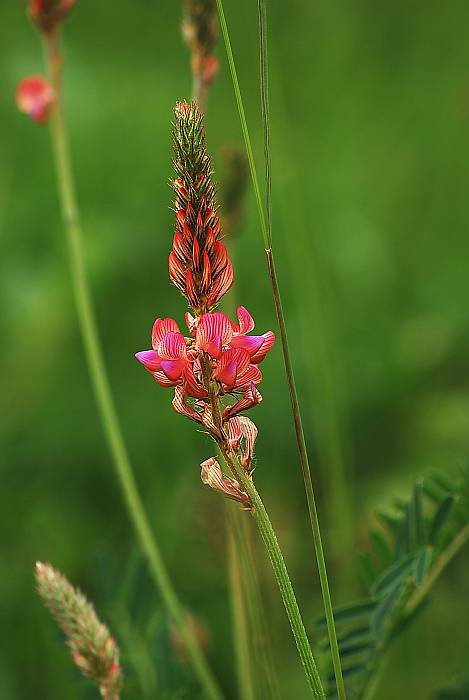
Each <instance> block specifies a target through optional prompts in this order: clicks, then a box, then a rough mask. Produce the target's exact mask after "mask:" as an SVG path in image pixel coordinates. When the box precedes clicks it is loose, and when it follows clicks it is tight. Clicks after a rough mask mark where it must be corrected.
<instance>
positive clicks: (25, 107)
mask: <svg viewBox="0 0 469 700" xmlns="http://www.w3.org/2000/svg"><path fill="white" fill-rule="evenodd" d="M54 100H55V92H54V88H53V87H52V85H51V84H50V82H49V81H48V80H46V79H45V78H43V77H42V76H40V75H31V76H29V77H27V78H24V80H22V81H21V82H20V84H19V85H18V87H17V89H16V105H17V107H18V109H19V110H20V111H21V112H24V113H25V114H27V115H28V116H30V117H31V119H32V120H33V121H35V122H36V123H37V124H44V122H46V121H47V119H48V118H49V114H50V111H51V109H52V107H53V105H54Z"/></svg>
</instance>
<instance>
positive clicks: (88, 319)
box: [44, 32, 223, 700]
mask: <svg viewBox="0 0 469 700" xmlns="http://www.w3.org/2000/svg"><path fill="white" fill-rule="evenodd" d="M59 39H60V37H59V35H58V33H57V32H54V33H51V34H50V35H47V36H46V38H45V39H44V47H45V55H46V64H47V70H48V73H49V77H50V80H51V82H52V85H53V86H54V89H55V92H56V102H55V106H54V108H53V110H52V112H51V115H50V122H51V134H52V146H53V151H54V160H55V166H56V171H57V182H58V193H59V199H60V204H61V208H62V218H63V224H64V229H65V234H66V239H67V245H68V253H69V259H70V269H71V275H72V284H73V291H74V296H75V303H76V307H77V314H78V320H79V324H80V330H81V334H82V338H83V344H84V346H85V353H86V358H87V362H88V368H89V372H90V377H91V383H92V386H93V390H94V394H95V398H96V403H97V406H98V410H99V414H100V417H101V421H102V425H103V429H104V433H105V436H106V440H107V443H108V447H109V451H110V453H111V456H112V462H113V465H114V468H115V471H116V475H117V478H118V481H119V485H120V488H121V491H122V495H123V497H124V502H125V505H126V507H127V511H128V515H129V518H130V520H131V522H132V524H133V526H134V528H135V531H136V534H137V536H138V539H139V541H140V545H141V547H142V549H143V551H144V552H145V555H146V557H147V560H148V565H149V568H150V571H151V574H152V577H153V579H154V582H155V584H156V587H157V589H158V591H159V593H160V595H161V598H162V600H163V603H164V605H165V606H166V608H167V609H168V612H169V614H170V616H171V619H172V620H173V623H174V625H175V627H176V628H177V629H178V631H179V633H180V635H181V638H182V639H183V640H184V643H185V645H186V648H187V652H188V654H189V656H190V659H191V663H192V665H193V668H194V672H195V673H196V675H197V677H198V679H199V682H200V684H201V686H202V688H203V689H204V693H205V695H206V697H207V698H210V699H211V700H221V699H222V697H223V696H222V694H221V691H220V689H219V688H218V685H217V682H216V680H215V678H214V677H213V674H212V672H211V671H210V669H209V667H208V664H207V661H206V660H205V658H204V656H203V654H202V652H201V650H200V648H199V646H198V644H197V643H196V641H195V639H194V637H193V635H192V634H191V632H190V630H189V628H188V626H187V623H186V617H185V613H184V609H183V607H182V605H181V603H180V601H179V599H178V597H177V594H176V592H175V590H174V588H173V585H172V583H171V580H170V578H169V574H168V571H167V569H166V567H165V565H164V562H163V559H162V556H161V552H160V550H159V547H158V545H157V542H156V539H155V536H154V534H153V532H152V529H151V526H150V523H149V521H148V517H147V515H146V513H145V509H144V506H143V503H142V499H141V497H140V494H139V492H138V488H137V484H136V481H135V477H134V474H133V470H132V466H131V464H130V461H129V457H128V454H127V450H126V446H125V443H124V440H123V437H122V433H121V429H120V426H119V420H118V417H117V413H116V409H115V406H114V401H113V398H112V393H111V389H110V386H109V381H108V378H107V373H106V368H105V364H104V360H103V354H102V350H101V345H100V342H99V338H98V332H97V328H96V321H95V317H94V311H93V305H92V299H91V293H90V290H89V286H88V280H87V275H86V268H85V262H84V254H83V244H82V232H81V225H80V219H79V212H78V207H77V202H76V196H75V185H74V180H73V175H72V169H71V162H70V155H69V151H68V143H67V136H66V129H65V121H64V115H63V109H62V101H61V62H62V58H61V55H60V51H59Z"/></svg>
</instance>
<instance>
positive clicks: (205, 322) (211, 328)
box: [196, 311, 233, 359]
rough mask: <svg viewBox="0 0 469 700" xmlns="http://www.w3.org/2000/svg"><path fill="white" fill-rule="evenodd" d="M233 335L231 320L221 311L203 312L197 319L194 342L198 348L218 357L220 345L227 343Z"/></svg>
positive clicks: (219, 355) (220, 349)
mask: <svg viewBox="0 0 469 700" xmlns="http://www.w3.org/2000/svg"><path fill="white" fill-rule="evenodd" d="M232 335H233V330H232V327H231V321H230V319H229V318H228V316H226V315H225V314H223V313H222V312H221V311H216V312H215V313H208V314H204V315H203V316H202V318H201V319H200V321H199V325H198V326H197V333H196V343H197V347H198V348H199V350H205V352H208V353H209V355H211V356H212V357H214V358H216V359H219V358H220V357H221V354H222V347H223V346H224V345H227V344H228V343H229V342H230V340H231V337H232Z"/></svg>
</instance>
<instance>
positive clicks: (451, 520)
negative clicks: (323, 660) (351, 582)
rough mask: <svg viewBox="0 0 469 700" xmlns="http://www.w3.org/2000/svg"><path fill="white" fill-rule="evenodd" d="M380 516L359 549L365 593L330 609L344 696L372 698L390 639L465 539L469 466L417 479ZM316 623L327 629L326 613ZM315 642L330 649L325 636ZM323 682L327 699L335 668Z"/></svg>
mask: <svg viewBox="0 0 469 700" xmlns="http://www.w3.org/2000/svg"><path fill="white" fill-rule="evenodd" d="M378 521H379V524H378V527H374V528H373V529H372V530H371V532H370V550H369V551H368V552H366V553H364V554H362V555H361V560H362V565H363V569H364V572H365V577H366V582H367V591H368V594H369V597H368V598H365V599H363V600H359V601H355V602H353V603H351V604H349V605H345V606H341V607H340V608H336V610H335V611H334V619H335V623H336V628H337V637H338V644H339V651H340V657H341V661H342V668H343V672H344V678H345V683H346V690H347V698H348V700H361V698H363V697H366V698H367V700H369V698H371V696H372V692H370V695H367V693H368V691H369V689H370V688H371V687H373V690H374V685H372V684H373V680H374V678H375V674H376V673H377V671H378V670H379V669H380V668H381V665H382V663H383V659H384V658H385V655H386V653H387V650H388V649H389V646H390V644H391V642H392V641H393V640H394V639H395V638H396V637H397V636H398V635H399V634H400V633H401V632H402V630H403V629H404V627H405V626H406V625H407V624H410V623H411V622H412V620H413V618H414V616H415V615H417V614H419V612H420V611H421V610H422V609H423V608H424V607H425V606H424V605H423V604H424V603H425V602H426V600H427V599H428V593H429V590H430V589H431V585H432V584H433V582H434V580H436V578H437V577H438V575H439V574H440V573H441V571H442V570H443V569H444V566H445V565H446V563H447V561H448V560H449V558H451V556H454V554H455V553H456V552H457V551H458V550H459V548H460V546H462V545H463V544H464V542H465V541H466V540H467V539H469V469H465V470H463V471H462V472H461V473H460V475H459V477H457V478H453V477H452V476H449V475H447V474H444V475H441V474H431V475H430V476H428V477H427V478H426V479H424V480H423V481H418V482H416V483H415V484H414V486H413V487H412V491H411V494H410V496H409V497H408V498H407V499H405V498H398V499H394V500H393V501H392V510H390V511H384V512H380V513H379V514H378ZM316 627H317V629H318V631H319V632H320V633H321V634H323V635H324V633H325V620H324V618H323V617H322V618H319V619H318V620H317V621H316ZM320 648H321V649H322V650H323V652H324V653H327V652H328V649H329V645H328V641H327V639H326V638H323V639H322V640H321V642H320ZM328 683H329V685H328V687H327V693H328V697H329V698H331V699H332V698H334V697H336V696H335V687H334V682H333V674H332V669H329V673H328ZM458 692H459V689H456V690H455V691H453V690H445V691H441V693H440V694H439V695H437V696H436V697H437V698H438V700H457V699H459V698H462V697H465V696H461V695H458V694H454V693H458ZM452 693H453V694H452Z"/></svg>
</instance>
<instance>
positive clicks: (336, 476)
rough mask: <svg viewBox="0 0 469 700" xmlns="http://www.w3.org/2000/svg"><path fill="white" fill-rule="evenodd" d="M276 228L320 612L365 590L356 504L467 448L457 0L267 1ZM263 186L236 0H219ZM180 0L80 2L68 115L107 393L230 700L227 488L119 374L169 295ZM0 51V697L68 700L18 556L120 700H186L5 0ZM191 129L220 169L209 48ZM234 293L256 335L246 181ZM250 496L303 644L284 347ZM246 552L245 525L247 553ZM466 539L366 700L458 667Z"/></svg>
mask: <svg viewBox="0 0 469 700" xmlns="http://www.w3.org/2000/svg"><path fill="white" fill-rule="evenodd" d="M268 4H269V10H270V17H269V21H270V54H271V55H270V59H271V63H270V74H271V109H272V158H273V216H274V231H273V233H274V239H275V245H276V246H277V257H278V268H279V277H280V281H281V284H282V287H283V295H284V301H285V312H286V315H287V319H288V330H289V332H290V342H291V349H292V354H293V358H294V362H295V367H296V375H297V380H298V388H299V393H300V398H301V403H302V407H303V410H304V419H305V427H306V430H307V440H308V445H309V449H310V453H311V457H312V466H313V476H314V480H315V484H316V488H317V491H318V506H319V509H320V516H321V523H322V526H323V535H324V540H325V548H326V554H327V558H328V562H329V572H330V579H331V587H332V591H333V597H334V600H335V602H337V603H344V602H347V601H348V600H349V599H350V598H353V597H354V596H359V595H360V594H361V592H362V590H363V588H362V585H363V584H362V580H361V575H360V566H359V561H358V552H359V551H361V550H363V549H366V547H367V532H368V530H369V528H370V527H371V525H372V523H373V513H374V511H375V510H376V509H377V508H378V507H383V506H385V505H386V504H388V503H390V502H391V501H392V498H393V497H394V496H396V495H397V496H399V495H405V494H407V493H408V492H409V489H410V488H411V485H412V483H413V482H414V481H415V479H417V478H418V477H420V476H422V475H424V474H425V473H427V472H428V471H429V470H431V469H435V468H436V469H440V470H443V471H447V472H448V473H455V472H456V471H457V469H458V468H459V466H461V465H462V464H464V463H465V462H466V460H467V457H468V454H469V304H468V287H469V281H468V280H469V202H468V192H469V166H468V162H469V159H468V155H469V42H468V40H467V27H468V23H469V4H468V3H467V2H465V0H454V2H452V3H447V4H445V3H440V2H436V1H435V0H430V1H429V2H426V3H423V2H418V1H417V0H411V1H410V2H409V1H407V2H404V1H403V0H398V1H396V2H393V3H384V2H373V1H372V0H335V1H334V2H330V1H326V0H315V1H314V2H306V0H302V1H300V0H290V1H289V2H270V3H268ZM225 9H226V13H227V18H228V22H229V25H230V27H231V31H232V40H233V48H234V52H235V56H236V59H237V64H238V70H239V76H240V81H241V87H242V92H243V95H244V99H245V103H246V108H247V112H248V119H249V123H250V128H251V134H252V138H253V142H254V146H255V150H256V155H257V157H258V162H259V168H260V171H261V172H262V161H261V157H262V127H261V122H260V104H259V91H258V65H257V60H258V59H257V51H258V46H257V10H256V3H255V2H254V0H236V1H235V0H226V8H225ZM180 18H181V7H180V4H179V2H177V1H175V0H171V1H170V0H159V1H156V0H153V1H151V0H119V2H104V0H96V1H95V2H89V1H87V0H78V1H77V6H76V9H75V10H74V12H73V14H72V15H71V16H70V18H69V20H68V21H67V23H66V36H65V56H66V66H65V103H66V115H67V119H68V124H69V130H70V141H71V148H72V151H73V158H74V170H75V174H76V178H77V189H78V195H79V200H80V205H81V209H82V219H83V226H84V231H85V244H86V256H87V263H88V269H89V276H90V282H91V285H92V289H93V293H94V298H95V304H96V313H97V318H98V323H99V329H100V335H101V338H102V342H103V346H104V351H105V355H106V361H107V367H108V371H109V375H110V379H111V382H112V386H113V392H114V396H115V400H116V404H117V407H118V412H119V415H120V418H121V421H122V425H123V431H124V434H125V438H126V441H127V443H128V448H129V451H130V455H131V459H132V461H133V464H134V467H135V470H136V476H137V480H138V483H139V486H140V488H141V491H142V493H143V495H144V501H145V505H146V508H147V510H148V513H149V515H150V519H151V522H152V525H153V527H154V530H155V532H156V533H157V536H158V539H159V542H160V546H161V548H162V550H163V553H164V556H165V559H166V562H167V566H168V568H169V570H170V572H171V576H172V578H173V581H174V584H175V586H176V588H177V590H178V592H179V594H180V596H181V598H182V600H183V601H184V603H185V605H186V606H187V608H188V610H190V612H191V614H192V615H193V616H194V617H195V618H196V619H197V620H198V622H199V624H200V625H201V627H203V628H204V630H205V631H204V637H205V643H206V645H207V647H206V648H207V653H208V656H209V658H210V661H211V664H212V665H213V667H214V669H215V671H216V673H217V675H218V677H219V678H220V682H221V683H222V685H223V688H224V690H225V692H226V695H227V698H229V699H234V698H236V681H235V659H234V651H233V642H232V634H231V630H232V625H231V619H230V607H229V595H228V586H227V567H226V523H225V513H224V505H223V503H222V499H221V498H218V497H216V496H215V495H214V494H213V493H212V492H210V491H209V490H208V489H205V488H203V487H202V485H201V483H200V478H199V469H198V465H199V463H200V462H201V461H202V460H203V459H206V458H207V457H209V456H211V455H212V454H213V446H212V445H211V444H210V442H209V441H208V439H207V438H206V437H205V436H203V435H201V434H199V433H198V432H197V431H196V430H195V429H194V425H193V424H190V423H189V421H185V420H184V419H182V418H181V417H180V416H177V415H176V414H175V413H174V412H173V411H172V409H171V393H170V392H168V391H164V390H163V389H161V388H159V387H158V386H157V385H156V384H155V383H153V382H152V381H151V378H150V377H149V376H148V374H147V373H146V372H145V371H144V370H143V369H142V367H141V366H139V365H138V363H137V362H136V361H135V360H134V358H133V354H134V352H136V351H137V350H141V349H145V348H146V347H147V346H148V343H149V336H150V332H151V325H152V322H153V320H154V318H155V317H156V316H158V315H161V316H168V315H169V316H173V317H175V318H177V319H178V320H179V321H180V322H183V317H184V311H185V306H184V300H183V299H182V297H180V295H179V294H178V292H177V291H176V290H175V288H174V287H172V286H171V285H170V284H169V281H168V277H167V254H168V252H169V250H170V246H171V240H172V232H173V214H172V212H171V210H170V200H171V192H170V189H169V187H168V185H167V181H168V178H169V177H170V176H171V167H170V157H171V146H170V139H169V134H170V122H171V119H172V107H173V105H174V103H175V101H176V99H181V98H185V97H187V98H188V97H190V90H191V77H190V73H189V67H188V54H187V51H186V48H185V46H184V45H183V44H182V41H181V38H180ZM0 26H1V28H2V32H1V34H2V41H1V49H0V51H1V62H0V127H1V128H0V299H1V314H0V620H1V624H0V649H1V653H0V698H1V700H31V698H37V699H38V700H39V699H42V698H44V699H45V698H47V700H63V698H67V700H82V699H87V698H90V699H91V698H94V697H96V693H95V690H94V689H93V688H92V687H91V686H90V685H89V684H88V683H86V682H85V681H82V680H81V679H80V678H79V676H78V673H77V672H76V671H75V669H73V668H72V664H71V663H70V662H69V659H68V654H67V651H66V650H65V649H64V648H63V646H62V644H61V641H60V636H59V635H58V633H57V632H56V629H55V626H54V625H53V623H52V622H51V620H50V619H49V616H48V614H47V613H46V611H45V610H44V609H43V607H42V605H41V603H40V602H39V601H38V600H37V598H36V596H35V593H34V583H33V568H34V562H35V561H36V560H37V559H41V560H45V561H50V562H52V563H53V564H54V565H55V566H57V567H59V568H60V569H61V570H63V571H64V573H66V574H67V575H68V576H69V578H70V579H71V580H72V581H73V582H75V583H78V584H79V585H80V586H81V587H82V588H83V589H84V590H85V591H86V592H87V594H88V595H89V596H90V597H91V598H92V599H93V601H94V602H95V604H96V606H97V609H98V611H99V612H100V614H101V615H102V616H103V617H104V618H105V619H106V621H107V622H108V623H109V624H110V626H111V628H112V629H113V631H114V633H115V636H116V637H117V639H118V640H119V642H120V643H121V646H122V648H123V665H124V669H127V671H128V674H127V675H128V686H127V687H128V691H127V694H126V695H124V697H126V698H135V699H136V698H145V699H146V698H148V699H150V698H152V699H153V700H156V698H163V699H166V698H167V699H168V700H169V699H176V698H179V699H181V700H182V699H183V698H187V699H191V698H198V697H200V695H199V694H198V690H197V687H196V686H195V685H194V681H193V678H192V675H191V672H190V669H189V668H188V667H187V666H185V665H184V661H182V662H181V661H178V660H177V659H176V658H175V654H174V651H173V645H172V643H171V633H170V630H168V621H167V619H166V614H165V612H164V610H163V608H162V606H161V604H160V601H159V598H158V595H157V594H156V592H155V591H154V588H153V586H152V584H151V581H150V580H149V578H148V575H147V572H146V567H145V564H144V562H143V560H142V558H141V556H140V554H139V550H138V546H137V544H136V540H135V536H134V534H133V532H132V530H131V528H130V527H129V521H128V519H127V515H126V512H125V510H124V507H123V502H122V498H121V495H120V492H119V490H118V487H117V485H116V480H115V478H114V472H113V469H112V465H111V462H110V458H109V455H108V452H107V450H106V447H105V444H104V440H103V435H102V431H101V426H100V423H99V419H98V415H97V411H96V408H95V403H94V399H93V395H92V392H91V388H90V383H89V380H88V374H87V369H86V366H85V362H84V357H83V352H82V344H81V339H80V336H79V333H78V328H77V319H76V314H75V309H74V303H73V298H72V294H71V287H70V279H69V271H68V266H67V256H66V249H65V243H64V237H63V235H62V228H61V223H60V217H59V209H58V202H57V196H56V191H55V178H54V171H53V167H52V162H51V152H50V142H49V134H48V130H47V127H38V126H36V125H34V124H32V123H31V122H30V121H29V120H28V119H27V118H25V117H24V116H23V115H20V114H19V113H18V112H17V111H16V108H15V104H14V92H15V86H16V84H17V82H18V81H19V80H20V79H21V78H22V77H23V76H24V75H26V74H29V73H38V72H41V71H42V55H41V48H40V45H39V41H38V38H37V36H36V32H35V31H34V30H33V28H32V26H31V24H30V23H29V21H28V20H27V18H26V13H25V7H24V3H23V2H21V0H15V2H11V1H10V2H2V3H1V6H0ZM217 54H218V56H219V58H220V62H221V67H220V74H219V78H218V80H217V82H216V83H215V84H214V86H213V88H212V89H211V92H210V96H209V107H208V114H207V119H206V126H207V138H208V144H209V149H210V150H211V151H212V153H213V154H214V161H215V169H216V175H217V178H218V180H222V179H223V160H222V158H221V156H220V154H221V152H222V150H223V147H225V146H226V145H232V146H233V145H234V146H236V145H241V143H242V140H241V132H240V127H239V118H238V115H237V111H236V106H235V102H234V97H233V92H232V86H231V81H230V77H229V71H228V66H227V63H226V59H225V53H224V49H223V45H222V43H221V42H220V43H219V46H218V49H217ZM234 245H235V258H236V287H235V290H236V291H235V294H236V299H235V301H236V302H238V303H242V304H243V305H245V306H246V307H247V308H248V309H249V310H250V311H251V313H252V314H253V315H254V317H255V318H256V322H257V328H258V329H259V330H260V331H261V332H264V330H267V329H268V328H274V329H275V316H274V310H273V306H272V301H271V296H270V291H269V286H268V280H267V275H266V269H265V263H264V256H263V251H262V244H261V237H260V232H259V224H258V218H257V213H256V209H255V203H254V198H253V195H252V191H251V189H250V187H249V189H248V193H247V198H246V207H245V213H244V216H243V218H242V223H241V226H240V229H239V232H238V236H237V239H236V242H235V244H234ZM263 370H264V383H263V391H262V393H263V395H264V402H263V404H262V405H260V406H259V407H258V408H256V410H255V414H253V415H252V417H253V418H254V420H255V422H256V423H257V425H258V426H259V429H260V433H259V439H258V444H257V456H258V468H257V470H256V482H257V484H258V486H259V489H260V490H261V492H262V493H263V495H264V498H265V501H266V503H267V505H268V507H269V510H270V511H271V516H272V519H273V521H274V524H275V525H276V528H277V531H278V532H279V536H280V540H281V543H282V545H283V547H284V551H285V554H286V558H287V560H288V564H289V567H290V572H291V574H292V577H293V580H294V584H295V587H296V589H297V593H298V597H299V600H300V603H301V606H302V608H303V610H304V613H305V619H306V623H307V627H308V631H309V632H310V634H311V637H312V638H313V639H314V627H313V620H314V618H315V617H316V616H317V615H318V614H319V613H320V612H321V598H320V591H319V585H318V577H317V570H316V565H315V558H314V551H313V546H312V540H311V536H310V530H309V526H308V519H307V512H306V504H305V497H304V491H303V484H302V479H301V474H300V470H299V465H298V459H297V454H296V448H295V442H294V437H293V432H292V423H291V418H290V413H289V402H288V393H287V389H286V384H285V378H284V373H283V365H282V357H281V352H280V348H279V347H278V346H277V347H276V348H275V349H274V351H273V352H272V353H271V354H270V355H269V357H268V358H267V360H266V361H265V363H264V365H263ZM255 539H256V538H255V537H254V540H255ZM257 561H258V568H259V575H260V578H261V583H262V587H263V599H264V602H265V605H266V611H267V619H268V622H269V626H270V628H271V630H272V643H273V651H274V655H275V659H276V667H277V670H278V674H279V682H280V685H281V689H282V692H281V696H282V697H291V698H295V699H296V698H299V699H300V698H306V697H307V691H306V686H305V682H304V679H303V676H302V672H301V670H300V666H299V662H298V659H297V655H296V651H295V648H294V644H293V641H292V638H291V634H290V630H289V627H288V623H287V620H286V617H285V614H284V610H283V608H282V605H281V601H280V598H279V595H278V592H277V590H276V587H275V583H274V581H273V577H272V574H271V570H270V568H269V565H268V563H267V562H266V560H265V556H264V552H263V550H262V548H259V551H258V557H257ZM468 574H469V563H468V555H467V551H466V552H465V553H461V555H460V556H459V558H458V559H457V561H455V562H454V563H453V564H452V566H451V567H450V568H449V569H448V571H447V573H446V574H445V576H444V577H443V578H442V579H441V581H440V582H439V583H438V585H437V586H436V587H435V589H434V591H433V594H432V598H431V601H430V604H429V606H428V608H427V610H426V611H425V612H424V614H422V615H421V616H420V618H419V619H418V622H417V623H416V624H415V625H413V626H411V627H409V629H408V631H407V632H406V634H404V635H403V636H402V638H401V640H400V641H399V643H398V644H397V645H396V648H395V649H394V651H393V653H392V656H391V658H390V662H389V664H388V667H387V671H386V673H385V675H384V677H383V681H382V684H381V686H380V690H379V693H378V695H377V697H379V698H380V700H392V699H393V698H395V697H402V698H406V700H407V699H409V700H410V699H414V698H415V699H416V700H420V699H425V698H428V699H433V698H435V697H436V693H437V690H438V689H439V688H441V687H444V686H445V685H448V684H449V682H450V681H451V679H452V678H453V677H454V676H456V675H457V674H458V673H460V672H461V671H463V670H464V668H465V667H467V659H468V652H469V644H468V635H467V629H468V625H469V608H468V605H467V596H468V593H469V589H468V583H467V580H468Z"/></svg>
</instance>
